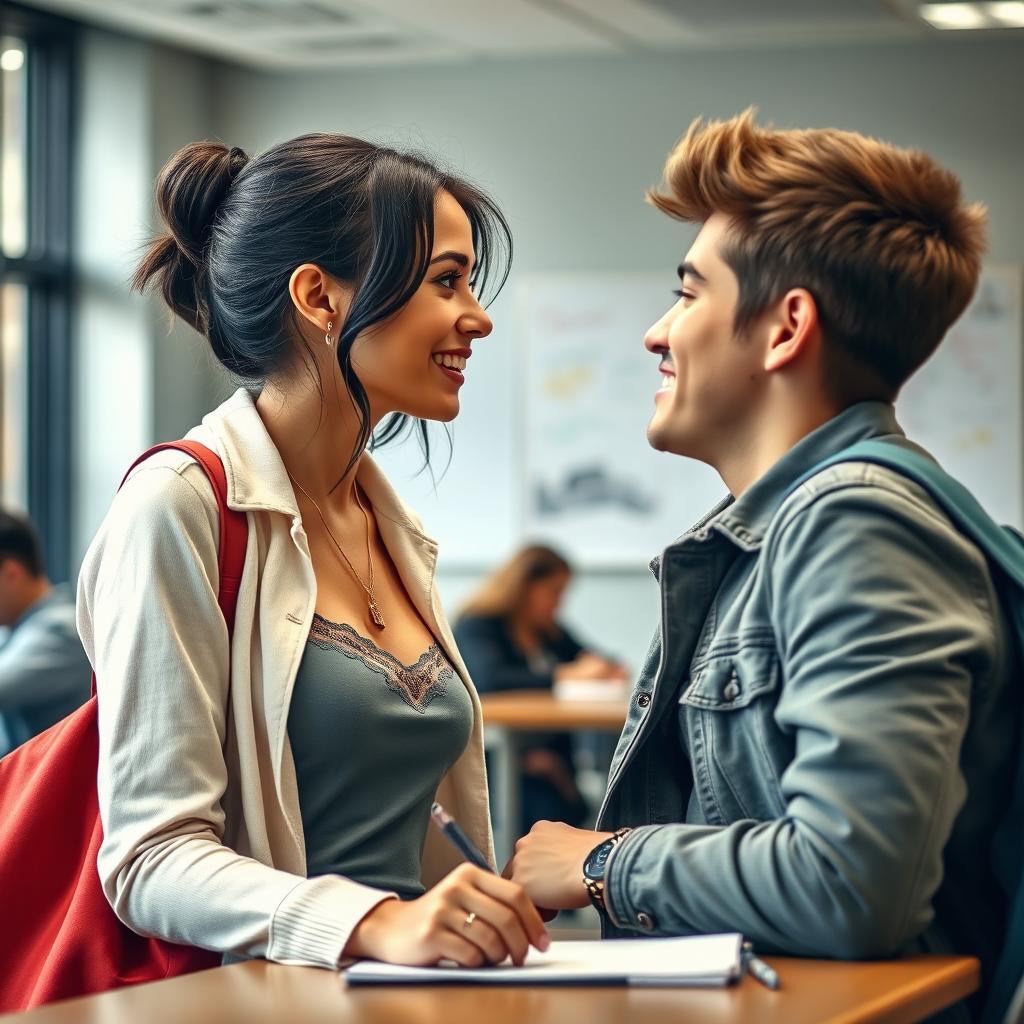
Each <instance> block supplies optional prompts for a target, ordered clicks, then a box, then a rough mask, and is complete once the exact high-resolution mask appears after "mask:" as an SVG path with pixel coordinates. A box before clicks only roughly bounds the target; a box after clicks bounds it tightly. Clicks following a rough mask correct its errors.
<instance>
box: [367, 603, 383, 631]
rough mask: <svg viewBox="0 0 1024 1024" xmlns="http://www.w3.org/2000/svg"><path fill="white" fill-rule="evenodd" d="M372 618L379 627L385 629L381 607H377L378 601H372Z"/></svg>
mask: <svg viewBox="0 0 1024 1024" xmlns="http://www.w3.org/2000/svg"><path fill="white" fill-rule="evenodd" d="M370 618H371V619H373V624H374V625H375V626H376V627H377V628H378V629H384V628H385V626H384V616H383V615H381V613H380V609H379V608H378V607H377V602H376V601H371V602H370Z"/></svg>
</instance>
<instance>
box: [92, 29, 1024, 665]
mask: <svg viewBox="0 0 1024 1024" xmlns="http://www.w3.org/2000/svg"><path fill="white" fill-rule="evenodd" d="M86 58H87V59H86V69H85V70H86V74H85V87H84V89H83V101H82V102H83V107H84V108H85V109H84V115H85V116H84V124H83V132H82V142H81V144H80V153H79V166H80V167H82V168H84V171H85V176H84V178H83V181H82V187H81V189H80V195H79V208H80V210H81V211H82V213H81V217H80V224H79V237H80V240H81V241H80V245H79V250H80V253H79V255H80V266H81V269H82V271H83V274H84V280H85V285H84V289H83V292H84V299H85V301H84V304H83V307H82V313H81V316H80V320H79V333H80V337H81V351H80V357H81V360H80V367H81V373H80V381H79V402H80V413H79V417H78V419H79V422H80V424H81V427H82V430H81V432H80V443H79V449H80V457H81V458H80V463H79V466H80V471H79V479H78V502H77V512H76V549H77V550H78V551H79V553H80V552H81V550H82V549H83V546H84V543H85V542H87V539H88V537H89V536H90V535H91V533H92V531H93V530H94V529H95V526H96V524H97V523H98V521H99V517H100V516H101V515H102V512H103V509H105V507H106V504H107V503H108V502H109V497H110V492H111V490H112V488H113V486H115V485H116V482H117V473H118V472H119V471H120V470H121V469H123V467H124V465H125V464H126V463H127V461H128V460H129V459H130V457H131V455H132V454H133V453H134V452H135V451H137V450H138V449H139V448H140V447H142V446H143V445H144V444H145V443H148V441H149V440H150V439H151V438H154V437H170V436H175V435H178V434H180V433H181V432H182V431H184V430H185V429H187V428H188V426H190V425H191V424H192V423H193V422H195V421H196V420H198V419H199V418H200V416H201V414H202V412H203V411H204V410H205V409H206V408H208V407H209V406H210V405H212V404H213V402H214V401H215V400H216V397H217V395H218V394H219V393H222V392H223V390H224V388H225V383H224V381H223V378H221V377H218V376H217V374H216V373H213V372H210V362H209V357H208V355H207V354H206V352H205V351H204V349H203V347H202V345H201V344H199V343H198V342H197V341H196V340H195V339H194V338H193V337H192V336H191V335H190V332H188V331H187V330H184V329H181V328H179V329H177V330H175V331H174V332H173V334H172V335H170V336H168V335H167V327H166V319H164V317H163V314H162V313H161V312H159V310H158V309H157V307H156V306H155V305H154V304H151V303H149V304H147V303H144V302H140V301H139V300H134V299H129V298H128V297H127V296H126V294H125V291H124V287H123V283H124V280H125V279H126V277H127V273H128V268H129V265H130V258H129V257H130V255H131V253H132V252H133V251H134V246H135V245H136V244H137V241H138V240H139V238H141V237H142V236H143V235H144V234H145V231H146V229H147V228H148V227H149V226H151V224H152V220H151V209H150V206H149V195H150V191H151V187H152V181H153V178H154V177H155V174H156V172H157V170H158V169H159V166H160V164H161V163H162V162H163V160H164V159H165V158H166V157H167V156H168V155H170V153H171V152H172V151H173V149H174V148H176V147H177V146H178V145H180V144H182V143H184V142H186V141H190V140H191V139H194V138H201V137H206V136H209V135H215V136H217V137H219V138H221V139H223V140H224V141H225V142H228V143H229V144H234V145H240V146H243V147H245V148H247V149H249V150H250V151H252V150H258V149H260V148H263V147H265V146H267V145H269V144H271V143H273V142H276V141H279V140H282V139H285V138H289V137H291V136H294V135H297V134H300V133H302V132H305V131H344V132H350V133H353V134H357V135H365V136H369V137H372V138H376V139H383V140H388V141H392V142H396V143H399V144H402V145H406V146H411V147H414V148H419V149H425V150H427V151H428V152H430V153H431V154H434V155H439V156H441V157H442V158H443V159H445V160H446V161H448V162H449V163H450V164H451V165H452V167H453V168H454V169H456V170H459V171H461V172H464V173H466V174H468V175H470V176H471V177H473V178H475V179H476V180H478V181H480V182H481V183H483V184H484V185H485V186H486V187H487V188H488V189H489V190H490V191H491V192H492V193H493V194H494V195H495V196H496V198H497V199H498V200H499V201H500V203H501V204H502V206H503V208H504V210H505V212H506V214H507V215H508V218H509V220H510V222H511V224H512V227H513V230H514V232H515V240H516V261H515V267H514V272H513V279H512V280H511V281H510V283H509V287H508V288H507V289H506V292H505V295H504V297H503V298H501V299H499V300H498V302H497V303H496V304H495V305H494V307H493V308H492V313H493V316H494V319H495V323H496V329H495V332H494V335H493V336H492V338H491V339H490V340H488V341H487V342H486V343H484V344H482V345H480V346H479V347H478V353H477V355H476V357H475V358H474V360H473V371H474V372H473V374H472V376H471V378H470V383H469V385H468V386H467V388H466V391H465V397H464V404H463V414H462V415H461V416H460V418H459V421H458V422H457V424H456V427H455V441H456V448H455V458H454V461H453V464H452V467H451V469H450V471H449V472H448V474H447V476H445V478H444V479H443V480H442V481H441V482H440V484H439V487H441V488H457V489H458V493H459V495H460V499H461V500H462V502H463V506H462V514H463V515H465V516H473V517H476V518H477V519H479V520H481V521H486V522H488V523H493V524H494V529H495V536H496V537H499V538H508V537H511V536H512V535H513V534H514V530H515V511H514V510H515V509H516V508H518V507H519V502H520V499H521V495H520V494H519V487H518V481H517V477H516V472H515V467H516V465H517V458H518V433H517V423H516V410H517V407H518V406H517V396H516V394H515V389H514V386H513V385H512V384H510V382H514V381H515V380H516V369H517V348H516V337H515V329H514V316H513V312H514V310H513V306H514V303H513V301H512V299H511V296H512V294H513V293H514V291H515V283H516V278H517V277H518V276H519V275H522V274H525V273H531V274H535V273H544V272H559V271H588V270H589V271H617V270H655V271H662V272H665V273H666V282H667V283H666V287H667V288H669V287H671V274H672V270H673V268H674V267H675V265H676V264H677V263H678V261H679V258H680V256H681V255H682V254H683V253H684V252H685V249H686V247H687V245H688V243H689V239H690V238H691V237H692V230H690V229H686V228H683V227H681V226H679V225H677V224H673V223H671V222H670V221H668V220H667V219H666V218H664V217H662V216H661V215H660V214H658V213H657V212H656V211H654V210H653V209H651V208H650V207H647V206H645V205H644V204H643V202H642V201H641V197H642V195H643V192H644V190H645V189H646V188H647V187H648V186H649V185H651V184H653V183H655V182H656V181H657V179H658V178H659V176H660V171H661V167H662V164H663V161H664V157H665V154H666V152H667V151H668V150H669V148H670V147H671V145H672V144H673V143H674V141H675V140H676V139H677V137H678V136H679V135H680V134H681V133H682V131H683V130H684V129H685V127H686V125H687V123H688V122H689V120H690V119H691V118H692V117H694V116H696V115H698V114H704V115H708V116H715V117H728V116H730V115H732V114H734V113H736V112H738V111H740V110H742V109H743V108H745V107H746V106H747V105H749V104H756V105H757V106H759V108H760V110H761V114H762V117H763V118H765V119H770V120H772V121H774V122H775V123H776V124H777V125H780V126H811V125H813V126H824V125H833V126H837V127H842V128H849V129H855V130H858V131H862V132H867V133H870V134H874V135H878V136H881V137H884V138H887V139H889V140H892V141H894V142H896V143H899V144H902V145H913V146H920V147H922V148H924V149H926V150H928V151H930V152H931V153H933V154H934V155H935V156H937V157H938V158H939V159H940V160H941V161H943V162H944V163H946V164H948V165H949V166H950V167H951V168H953V169H954V170H956V171H957V172H958V173H959V174H960V175H961V176H962V178H963V180H964V182H965V186H966V190H967V193H968V195H969V196H970V197H972V198H975V199H981V200H984V201H985V202H986V203H988V205H989V206H990V208H991V212H992V231H991V243H992V244H991V255H992V258H993V259H995V260H998V261H1001V262H1011V263H1024V203H1022V202H1021V196H1020V188H1019V182H1020V181H1021V180H1024V133H1022V131H1021V127H1022V120H1021V115H1020V111H1019V99H1020V97H1021V96H1022V95H1024V47H1022V45H1021V43H1019V42H1015V41H1014V42H1006V41H1000V42H991V41H987V42H986V41H977V40H966V39H963V38H957V39H955V40H942V41H940V42H936V43H934V44H928V45H924V44H922V45H918V46H903V45H900V46H895V45H893V46H883V47H856V48H854V47H850V48H817V49H799V50H791V51H772V52H768V51H750V52H742V53H715V54H710V55H701V54H694V53H680V54H676V55H671V56H665V55H636V56H629V57H622V58H605V59H586V60H576V59H572V60H567V59H557V60H543V61H530V62H525V61H524V62H515V63H506V62H497V61H492V62H489V63H483V62H480V63H468V64H465V65H460V66H450V67H438V66H433V67H424V68H408V69H394V68H388V69H383V70H366V71H360V72H357V73H356V72H353V73H337V74H324V73H317V74H287V75H282V74H269V73H258V72H254V71H249V70H243V69H239V68H234V67H228V66H225V65H218V64H214V63H211V62H207V61H204V60H201V59H199V58H193V57H186V56H183V55H181V54H177V53H174V52H172V51H165V50H161V49H159V48H154V47H149V46H146V45H145V44H141V43H128V42H122V41H118V40H117V39H116V38H115V37H109V36H106V35H105V34H103V33H98V32H97V33H93V34H92V36H91V42H90V44H89V47H87V54H86ZM112 168H116V170H117V177H116V178H115V177H113V176H112V174H111V169H112ZM668 301H669V300H668V298H667V297H666V304H667V303H668ZM640 342H641V339H640V338H630V339H623V344H624V345H634V346H636V351H637V357H638V358H643V356H642V351H641V349H640ZM653 382H655V373H654V370H653V367H652V387H653V386H654V383H653ZM460 438H461V441H460ZM384 462H385V464H386V465H387V466H388V468H389V470H390V471H391V472H392V473H393V474H394V476H395V482H396V484H397V485H398V487H399V489H400V490H402V491H403V492H404V493H405V494H406V495H407V496H408V497H409V498H410V500H412V501H413V502H414V503H415V504H416V505H417V507H418V508H419V509H420V511H421V512H422V513H423V514H424V518H425V520H426V522H427V526H428V528H430V527H431V519H430V514H431V508H432V502H431V495H430V488H429V483H428V482H427V483H425V482H424V478H423V477H420V478H415V479H414V478H413V477H412V470H413V469H414V468H415V467H416V466H417V465H418V462H417V459H416V457H415V446H414V445H411V446H410V450H407V451H405V452H399V453H394V454H391V455H387V456H385V457H384ZM434 525H435V528H436V527H437V524H434ZM666 539H667V538H652V539H651V548H652V554H653V553H655V552H656V551H657V549H658V548H659V547H660V545H661V543H662V542H663V541H664V540H666ZM505 553H506V551H505V550H496V551H495V558H496V559H497V558H499V557H502V556H503V555H504V554H505ZM441 559H442V560H441V571H440V574H439V580H440V584H441V587H442V590H443V592H444V594H445V597H446V600H447V601H448V603H449V605H450V606H451V605H454V604H456V603H457V601H458V599H459V598H460V597H461V596H462V595H463V594H464V593H465V592H466V591H467V590H468V588H469V587H470V586H471V585H472V584H473V583H474V582H475V580H476V579H477V578H478V577H479V574H480V572H481V571H483V569H484V568H485V567H483V566H478V567H469V568H466V567H456V566H454V565H450V564H446V562H445V560H444V551H443V550H442V555H441ZM568 617H569V619H570V620H571V621H572V622H573V623H574V624H576V625H577V626H578V627H579V628H580V630H581V632H582V633H583V634H584V636H590V637H594V638H598V639H599V640H600V641H601V642H602V643H603V644H604V645H605V646H606V647H608V648H611V649H615V650H617V651H619V652H620V653H621V654H623V655H624V656H625V657H627V658H628V659H629V660H631V661H632V662H633V663H634V664H636V663H638V662H639V661H640V659H641V657H642V655H643V652H644V650H645V649H646V646H647V642H648V640H649V635H650V631H651V628H652V626H653V624H654V622H655V621H656V619H657V593H656V589H655V587H654V584H653V581H652V580H651V579H650V577H649V575H648V574H647V572H646V570H645V568H644V567H643V566H639V565H638V566H637V567H636V569H635V571H627V572H623V573H616V574H599V573H593V572H583V573H581V575H580V578H579V579H578V581H577V585H576V586H575V588H574V590H573V591H572V592H571V595H570V599H569V605H568Z"/></svg>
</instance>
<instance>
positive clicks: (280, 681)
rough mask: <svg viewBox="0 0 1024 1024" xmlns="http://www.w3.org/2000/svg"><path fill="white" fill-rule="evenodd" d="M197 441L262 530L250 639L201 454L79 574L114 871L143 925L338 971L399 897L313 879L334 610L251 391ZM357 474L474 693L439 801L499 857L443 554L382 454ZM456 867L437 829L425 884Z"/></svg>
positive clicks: (154, 480)
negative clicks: (318, 700) (316, 689)
mask: <svg viewBox="0 0 1024 1024" xmlns="http://www.w3.org/2000/svg"><path fill="white" fill-rule="evenodd" d="M188 437H189V438H190V439H192V440H196V441H201V442H202V443H204V444H206V445H207V446H209V447H210V448H212V449H213V450H214V451H216V452H218V453H219V454H220V456H221V458H222V460H223V462H224V469H225V471H226V474H227V482H228V504H229V505H230V506H231V507H232V508H236V509H241V510H243V511H244V512H245V513H246V517H247V519H248V522H249V540H248V548H247V551H246V558H245V568H244V570H243V574H242V582H241V588H240V591H239V595H238V610H237V613H236V619H235V629H234V637H233V640H232V642H231V644H230V652H229V644H228V636H227V630H226V627H225V624H224V620H223V618H222V617H221V615H220V611H219V609H218V607H217V578H218V577H217V533H218V530H217V505H216V499H215V498H214V495H213V491H212V489H211V487H210V485H209V483H208V481H207V479H206V477H205V475H204V473H203V471H202V469H201V468H200V467H199V465H198V464H197V463H196V462H195V461H194V460H193V459H192V458H191V457H190V456H188V455H186V454H184V453H180V452H165V453H159V454H157V455H155V456H153V457H152V458H150V459H148V460H147V461H146V462H145V463H143V465H142V466H140V467H139V468H138V469H136V470H135V471H134V472H133V474H132V476H131V478H130V479H129V480H128V482H127V483H126V484H125V486H124V487H123V488H122V489H121V490H120V492H119V493H118V495H117V497H116V498H115V499H114V501H113V504H112V505H111V508H110V511H109V513H108V514H107V516H106V518H105V519H104V521H103V524H102V525H101V527H100V529H99V532H98V533H97V535H96V538H95V539H94V541H93V543H92V545H91V546H90V548H89V551H88V553H87V554H86V557H85V561H84V563H83V565H82V570H81V575H80V578H79V587H78V628H79V632H80V633H81V636H82V641H83V643H84V645H85V649H86V652H87V653H88V655H89V660H90V661H91V662H92V665H93V668H94V669H95V671H96V677H97V679H98V680H99V684H98V692H99V722H100V756H99V775H98V786H99V799H100V813H101V817H102V821H103V830H104V841H103V846H102V849H101V851H100V855H99V873H100V877H101V879H102V882H103V886H104V890H105V892H106V895H107V898H108V899H109V900H110V903H111V905H112V906H113V908H114V910H115V911H116V912H117V915H118V916H119V917H120V918H121V920H122V921H124V922H125V923H126V924H127V925H129V926H130V927H131V928H133V929H134V930H135V931H137V932H141V933H143V934H146V935H155V936H160V937H163V938H167V939H171V940H174V941H179V942H184V943H188V944H191V945H196V946H203V947H206V948H208V949H213V950H219V951H222V952H224V953H228V954H235V955H241V956H257V957H266V958H267V959H270V960H276V961H279V962H281V963H297V964H313V965H322V966H334V965H336V964H337V963H338V961H339V958H340V955H341V951H342V950H343V948H344V946H345V944H346V942H347V941H348V937H349V935H350V933H351V931H352V929H353V928H354V927H355V925H356V924H357V923H358V922H359V921H360V919H361V918H362V917H364V916H365V915H366V913H367V912H368V911H369V910H370V909H371V908H372V907H374V906H376V905H377V904H378V903H379V902H380V901H381V900H382V899H387V898H389V896H390V895H391V894H388V893H385V892H382V891H380V890H377V889H372V888H369V887H367V886H364V885H361V884H359V883H357V882H355V881H352V880H351V879H347V878H342V877H339V876H336V875H329V876H324V877H320V878H312V879H307V878H306V877H305V875H306V856H305V847H304V844H303V835H302V822H301V817H300V813H299V800H298V791H297V787H296V781H295V767H294V763H293V761H292V754H291V749H290V747H289V744H288V735H287V723H288V705H289V700H290V698H291V692H292V685H293V683H294V681H295V675H296V671H297V670H298V666H299V661H300V659H301V657H302V652H303V649H304V645H305V642H306V638H307V635H308V633H309V629H310V624H311V621H312V618H313V610H314V608H315V606H316V581H315V578H314V575H313V565H312V562H311V560H310V556H309V549H308V547H307V544H306V535H305V532H304V531H303V527H302V519H301V517H300V516H299V510H298V507H297V505H296V503H295V496H294V493H293V491H292V487H291V484H290V482H289V480H288V477H287V474H286V472H285V468H284V464H283V463H282V462H281V458H280V456H279V454H278V452H277V449H276V448H275V447H274V444H273V442H272V441H271V439H270V436H269V435H268V434H267V431H266V428H265V427H264V426H263V422H262V420H261V419H260V417H259V414H258V413H257V412H256V407H255V404H254V402H253V399H252V397H251V396H250V394H249V393H248V392H247V391H245V390H244V389H243V390H239V391H238V392H236V393H235V395H234V396H233V397H232V398H230V399H229V400H228V401H227V402H225V403H224V404H223V405H222V406H220V407H219V408H218V409H216V410H215V411H213V412H212V413H210V414H209V415H208V416H206V417H205V418H204V420H203V423H202V425H201V426H199V427H197V428H195V429H194V430H193V431H191V432H190V433H189V435H188ZM358 480H359V483H360V485H361V486H362V487H363V489H364V491H365V493H366V494H367V496H368V497H369V498H370V500H371V501H372V503H373V506H374V510H375V512H376V514H377V522H378V525H379V529H380V534H381V537H382V539H383V541H384V543H385V545H386V546H387V549H388V551H389V553H390V554H391V557H392V559H393V560H394V562H395V565H396V566H397V567H398V571H399V573H400V575H401V577H402V582H403V583H404V584H405V587H406V590H407V591H408V593H409V596H410V598H411V599H412V602H413V604H414V605H415V606H416V609H417V610H418V611H419V613H420V614H421V615H422V616H423V619H424V621H425V622H426V623H427V625H428V626H429V627H430V628H431V630H432V631H433V633H434V636H435V637H436V639H437V642H438V643H439V644H440V646H441V647H442V648H443V650H444V652H445V653H446V654H447V655H448V657H449V658H450V659H451V662H452V664H453V665H454V666H455V669H456V671H457V672H458V674H459V676H460V677H461V679H462V681H463V683H464V684H465V686H466V688H467V689H468V690H469V693H470V697H471V699H472V703H473V717H474V724H473V732H472V736H471V738H470V742H469V745H468V747H467V749H466V750H465V752H464V753H463V755H462V756H461V757H460V758H459V760H458V761H456V763H455V764H454V765H453V767H452V769H451V770H450V772H449V773H448V775H447V776H446V777H445V779H444V780H443V781H442V783H441V786H440V789H439V791H438V799H439V800H440V801H441V802H442V803H443V804H444V805H445V807H447V808H448V809H449V810H450V811H451V812H452V814H453V815H454V816H455V817H456V818H457V819H458V820H459V821H460V822H461V824H462V825H463V827H464V828H465V830H466V831H467V833H468V834H469V835H470V837H471V838H472V839H473V840H474V841H475V842H476V843H477V844H478V846H479V848H480V849H481V850H483V851H485V853H486V854H487V856H488V858H489V860H490V861H491V862H492V863H493V860H494V850H493V845H492V840H491V833H490V821H489V814H488V806H487V786H486V781H485V777H484V760H483V732H482V724H481V716H480V701H479V698H478V697H477V694H476V691H475V689H474V687H473V684H472V682H471V680H470V678H469V674H468V673H467V671H466V667H465V665H464V664H463V662H462V659H461V657H460V656H459V652H458V649H457V648H456V646H455V641H454V639H453V638H452V634H451V630H450V628H449V626H448V623H447V621H446V620H445V617H444V613H443V612H442V610H441V605H440V601H439V599H438V595H437V591H436V589H435V587H434V570H435V566H436V562H437V544H436V543H435V542H434V541H433V540H431V539H430V538H429V537H427V536H425V535H424V533H423V532H422V528H421V525H420V523H419V522H418V520H417V519H415V517H414V516H413V515H412V514H411V513H410V512H409V511H408V510H407V509H406V508H405V507H404V506H403V504H402V502H401V501H400V499H399V498H398V496H397V495H396V494H395V493H394V491H393V490H392V488H391V486H390V485H389V484H388V482H387V480H386V479H385V477H384V476H383V474H382V473H381V471H380V470H379V469H378V468H377V466H376V465H375V464H374V462H373V461H372V460H371V459H370V458H368V457H364V458H363V460H362V462H361V463H360V467H359V471H358ZM229 678H230V682H231V685H230V686H229V685H228V681H229ZM380 742H381V743H387V742H388V738H387V736H381V737H380ZM394 756H395V757H396V758H401V757H402V751H401V750H396V751H395V754H394ZM366 784H367V785H372V784H373V780H372V779H367V782H366ZM458 860H459V858H458V856H457V855H456V854H455V853H454V852H453V851H452V850H451V849H449V847H448V844H447V842H446V841H445V840H444V838H443V837H442V836H439V835H438V834H437V831H436V830H435V829H430V830H429V831H428V836H427V842H426V846H425V849H424V854H423V882H424V884H425V885H427V886H428V887H429V886H431V885H433V884H434V883H435V882H437V881H438V879H439V878H441V877H442V876H443V875H444V874H446V873H447V872H448V871H449V870H450V869H451V868H452V867H453V866H454V865H455V864H456V863H458Z"/></svg>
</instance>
